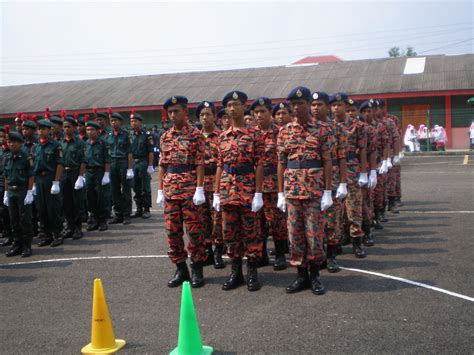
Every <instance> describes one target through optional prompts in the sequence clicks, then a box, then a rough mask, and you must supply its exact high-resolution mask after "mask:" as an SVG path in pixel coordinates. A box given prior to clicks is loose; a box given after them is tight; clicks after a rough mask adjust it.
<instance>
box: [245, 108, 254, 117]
mask: <svg viewBox="0 0 474 355" xmlns="http://www.w3.org/2000/svg"><path fill="white" fill-rule="evenodd" d="M244 116H252V110H251V109H249V108H248V109H246V110H245V111H244Z"/></svg>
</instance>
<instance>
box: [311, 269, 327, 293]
mask: <svg viewBox="0 0 474 355" xmlns="http://www.w3.org/2000/svg"><path fill="white" fill-rule="evenodd" d="M309 272H310V274H309V281H310V283H311V291H313V293H314V294H315V295H324V294H325V293H326V289H325V288H324V285H323V284H322V283H321V280H320V278H319V266H318V265H313V264H312V265H311V266H310V270H309Z"/></svg>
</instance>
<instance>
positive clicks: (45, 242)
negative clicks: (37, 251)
mask: <svg viewBox="0 0 474 355" xmlns="http://www.w3.org/2000/svg"><path fill="white" fill-rule="evenodd" d="M52 241H53V238H51V237H46V238H43V239H41V240H40V242H39V243H38V246H39V247H45V246H48V245H50V244H51V242H52Z"/></svg>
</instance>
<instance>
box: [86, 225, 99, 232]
mask: <svg viewBox="0 0 474 355" xmlns="http://www.w3.org/2000/svg"><path fill="white" fill-rule="evenodd" d="M97 229H99V224H98V223H92V224H88V225H87V228H86V231H88V232H90V231H96V230H97Z"/></svg>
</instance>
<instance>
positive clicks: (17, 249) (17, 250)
mask: <svg viewBox="0 0 474 355" xmlns="http://www.w3.org/2000/svg"><path fill="white" fill-rule="evenodd" d="M22 251H23V245H22V244H21V243H13V244H12V247H11V249H10V250H9V251H7V252H6V253H5V255H6V256H7V257H8V258H9V257H12V256H17V255H20V254H21V252H22Z"/></svg>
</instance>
